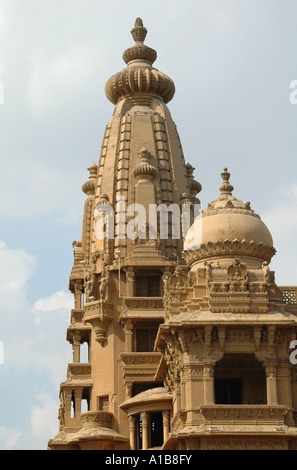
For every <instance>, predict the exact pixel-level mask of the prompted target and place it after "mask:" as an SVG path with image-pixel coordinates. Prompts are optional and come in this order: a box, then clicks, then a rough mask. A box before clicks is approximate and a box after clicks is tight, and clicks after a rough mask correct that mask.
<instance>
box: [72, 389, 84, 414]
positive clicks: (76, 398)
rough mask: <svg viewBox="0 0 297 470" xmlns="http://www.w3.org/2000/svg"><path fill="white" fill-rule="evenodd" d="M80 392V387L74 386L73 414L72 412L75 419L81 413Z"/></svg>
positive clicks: (81, 390)
mask: <svg viewBox="0 0 297 470" xmlns="http://www.w3.org/2000/svg"><path fill="white" fill-rule="evenodd" d="M82 392H83V389H82V387H80V388H76V389H75V390H74V402H75V414H74V417H75V419H80V415H81V399H82Z"/></svg>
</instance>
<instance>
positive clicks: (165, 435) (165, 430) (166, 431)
mask: <svg viewBox="0 0 297 470" xmlns="http://www.w3.org/2000/svg"><path fill="white" fill-rule="evenodd" d="M162 417H163V442H165V441H166V439H167V438H168V435H169V419H170V411H168V410H165V411H162Z"/></svg>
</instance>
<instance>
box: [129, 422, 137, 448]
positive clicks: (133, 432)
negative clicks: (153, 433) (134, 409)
mask: <svg viewBox="0 0 297 470" xmlns="http://www.w3.org/2000/svg"><path fill="white" fill-rule="evenodd" d="M129 426H130V447H131V449H132V450H136V416H129Z"/></svg>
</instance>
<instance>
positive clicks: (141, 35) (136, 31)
mask: <svg viewBox="0 0 297 470" xmlns="http://www.w3.org/2000/svg"><path fill="white" fill-rule="evenodd" d="M131 34H132V36H133V39H134V41H135V42H141V43H143V42H144V40H145V38H146V35H147V29H146V28H145V27H144V26H143V22H142V19H141V18H136V20H135V24H134V28H133V29H132V30H131Z"/></svg>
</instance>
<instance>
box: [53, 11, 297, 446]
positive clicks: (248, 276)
mask: <svg viewBox="0 0 297 470" xmlns="http://www.w3.org/2000/svg"><path fill="white" fill-rule="evenodd" d="M146 33H147V32H146V29H145V28H144V26H143V24H142V21H141V19H139V18H137V20H136V22H135V26H134V28H133V29H132V36H133V38H134V40H135V45H134V46H132V47H130V48H129V49H127V50H126V51H125V52H124V55H123V58H124V61H125V62H126V68H125V69H123V70H122V71H121V72H119V73H117V74H115V75H114V76H113V77H111V78H110V79H109V80H108V82H107V84H106V95H107V98H108V99H109V100H110V101H111V102H112V103H114V104H115V111H114V114H113V118H112V120H111V121H110V122H109V123H108V125H107V126H106V130H105V135H104V138H103V143H102V148H101V154H100V158H99V162H98V165H97V164H92V165H91V166H90V167H89V179H88V181H87V182H86V183H84V184H83V186H82V190H83V192H84V193H85V194H86V196H87V199H86V202H85V205H84V213H83V224H82V239H81V241H75V242H73V248H74V262H73V268H72V270H71V275H70V281H69V288H70V291H71V292H72V293H73V295H74V308H73V310H72V312H71V319H70V325H69V327H68V329H67V340H68V341H69V343H70V344H71V345H72V348H73V362H72V363H70V364H68V369H67V378H66V380H65V381H64V382H63V383H62V384H61V386H60V401H61V403H60V408H59V410H58V419H59V422H60V430H59V433H58V434H57V436H55V437H54V438H52V439H50V441H49V444H48V447H49V449H65V450H66V449H68V450H73V449H76V450H79V449H94V450H95V449H106V450H116V449H119V450H122V449H133V450H137V449H148V448H161V449H164V450H215V449H217V450H239V449H240V450H246V449H250V450H253V449H255V450H260V449H270V450H272V449H295V448H296V446H297V369H296V367H297V366H296V365H294V363H292V362H291V361H290V354H291V352H292V348H291V344H292V342H294V341H296V340H297V303H296V291H297V288H296V287H294V286H285V287H279V286H277V284H276V282H275V275H274V272H272V271H270V268H269V263H270V261H271V258H272V256H274V254H275V248H274V246H273V240H272V237H271V234H270V232H269V230H268V228H267V227H266V226H265V224H264V223H263V222H262V220H261V218H260V216H259V215H257V214H256V213H255V212H254V211H253V210H252V208H251V204H250V202H246V203H244V202H242V201H240V200H239V199H237V198H236V197H235V196H233V190H234V188H233V186H232V185H231V183H230V173H229V172H228V169H227V168H225V169H224V171H223V172H222V180H223V181H222V185H221V186H220V195H219V196H218V197H217V199H215V200H214V201H213V202H211V203H210V204H209V205H208V206H207V208H206V209H205V210H204V211H203V213H202V216H201V218H197V219H195V221H193V220H192V223H193V225H192V226H191V229H190V230H189V232H188V235H187V236H186V237H184V236H183V234H182V235H181V236H180V237H175V236H174V233H175V232H174V231H175V230H176V225H174V223H173V218H171V219H169V222H168V236H167V237H165V238H164V237H162V236H161V227H162V224H163V223H164V220H163V219H162V217H159V219H157V225H156V227H153V228H154V230H152V225H151V223H150V222H151V221H150V220H149V219H148V218H147V217H146V218H145V220H144V221H142V222H143V223H142V224H141V225H140V226H138V229H137V232H136V233H135V234H134V236H133V237H129V236H127V233H128V231H129V227H130V226H131V221H132V222H133V216H132V214H129V213H128V214H127V213H126V205H131V204H139V205H141V206H142V207H144V208H145V209H148V208H149V206H150V205H162V204H164V205H165V206H166V207H168V206H170V205H171V204H175V205H177V206H178V207H184V206H186V207H187V208H190V214H191V216H192V215H193V208H194V206H195V204H199V202H200V201H199V199H198V198H197V194H198V193H200V191H201V189H202V187H201V185H200V183H199V182H197V181H196V180H195V179H194V175H193V173H194V168H193V166H192V165H191V164H190V163H186V161H185V158H184V156H183V152H182V147H181V144H180V140H179V136H178V133H177V130H176V126H175V124H174V122H173V120H172V118H171V115H170V112H169V109H168V108H167V103H168V102H169V101H170V100H171V99H172V98H173V95H174V91H175V89H174V83H173V81H172V80H171V79H170V78H169V77H168V76H167V75H165V74H163V73H162V72H160V71H159V70H157V69H155V68H154V67H153V63H154V61H155V59H156V52H155V51H154V50H153V49H151V48H149V47H148V46H146V45H144V44H143V42H144V39H145V37H146ZM125 204H126V205H125ZM111 212H112V216H113V217H112V218H111V217H109V216H110V213H111ZM146 214H147V213H146ZM124 216H127V217H126V218H125V217H124ZM198 219H199V220H198ZM197 220H198V223H200V224H201V226H200V228H201V227H202V228H201V243H198V244H197V243H196V244H194V245H193V244H192V238H191V236H190V235H191V234H193V232H195V230H196V228H197V225H196V224H197ZM178 223H181V220H180V222H178ZM98 227H101V228H102V227H104V230H105V233H106V234H107V235H113V236H105V237H99V236H98ZM181 233H182V232H181ZM296 344H297V343H296ZM83 348H85V349H86V350H87V351H86V352H87V358H85V357H84V358H83V354H82V349H83ZM82 358H83V359H84V360H82Z"/></svg>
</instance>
